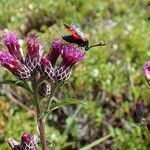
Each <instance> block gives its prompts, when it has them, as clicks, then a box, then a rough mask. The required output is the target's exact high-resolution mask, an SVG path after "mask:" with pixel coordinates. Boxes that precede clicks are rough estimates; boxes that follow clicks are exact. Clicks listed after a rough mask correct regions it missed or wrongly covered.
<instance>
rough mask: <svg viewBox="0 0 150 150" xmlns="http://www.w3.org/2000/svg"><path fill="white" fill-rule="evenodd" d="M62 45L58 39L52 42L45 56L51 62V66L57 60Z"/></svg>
mask: <svg viewBox="0 0 150 150" xmlns="http://www.w3.org/2000/svg"><path fill="white" fill-rule="evenodd" d="M62 46H63V43H62V41H61V40H59V39H55V40H54V42H53V43H52V48H51V50H50V52H49V54H48V55H47V59H49V61H50V62H51V64H52V66H54V65H55V63H56V60H57V59H58V57H59V55H60V53H61V50H62Z"/></svg>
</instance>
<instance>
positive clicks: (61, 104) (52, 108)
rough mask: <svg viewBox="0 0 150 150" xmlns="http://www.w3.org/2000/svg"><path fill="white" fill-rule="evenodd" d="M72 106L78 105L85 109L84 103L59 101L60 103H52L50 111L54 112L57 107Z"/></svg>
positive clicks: (72, 100) (71, 100)
mask: <svg viewBox="0 0 150 150" xmlns="http://www.w3.org/2000/svg"><path fill="white" fill-rule="evenodd" d="M72 104H75V105H77V104H80V105H82V106H85V107H86V103H84V102H83V101H80V100H74V99H70V100H61V101H57V102H55V103H52V104H51V107H50V111H51V112H52V111H53V110H55V109H57V108H59V107H63V106H65V105H72Z"/></svg>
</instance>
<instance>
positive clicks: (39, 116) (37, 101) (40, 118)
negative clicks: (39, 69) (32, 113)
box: [32, 80, 46, 150]
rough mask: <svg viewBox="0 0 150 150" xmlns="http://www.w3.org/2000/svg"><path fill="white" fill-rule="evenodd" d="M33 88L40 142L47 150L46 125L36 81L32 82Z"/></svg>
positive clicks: (44, 149) (43, 148) (43, 149)
mask: <svg viewBox="0 0 150 150" xmlns="http://www.w3.org/2000/svg"><path fill="white" fill-rule="evenodd" d="M32 87H33V93H34V102H35V106H36V113H37V124H38V129H39V132H40V140H41V144H42V150H46V133H45V125H44V121H43V116H42V112H41V109H40V98H39V94H38V84H37V82H36V81H35V80H34V81H32Z"/></svg>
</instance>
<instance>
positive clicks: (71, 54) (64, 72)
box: [55, 44, 85, 82]
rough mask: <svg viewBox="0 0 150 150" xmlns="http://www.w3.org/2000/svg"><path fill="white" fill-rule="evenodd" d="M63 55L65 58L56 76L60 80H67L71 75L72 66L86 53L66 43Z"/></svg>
mask: <svg viewBox="0 0 150 150" xmlns="http://www.w3.org/2000/svg"><path fill="white" fill-rule="evenodd" d="M61 57H62V59H63V61H62V63H61V65H60V67H58V68H57V69H56V73H55V77H56V80H57V81H59V82H64V81H67V80H68V79H69V77H70V73H71V68H72V66H73V65H74V64H75V63H77V62H80V61H82V60H83V59H84V58H85V55H84V53H83V52H82V51H81V50H80V49H78V48H77V47H75V46H73V45H72V44H69V45H64V46H63V48H62V53H61Z"/></svg>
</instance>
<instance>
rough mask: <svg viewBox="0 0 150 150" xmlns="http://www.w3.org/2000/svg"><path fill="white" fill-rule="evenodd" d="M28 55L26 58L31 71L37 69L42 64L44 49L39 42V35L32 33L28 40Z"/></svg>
mask: <svg viewBox="0 0 150 150" xmlns="http://www.w3.org/2000/svg"><path fill="white" fill-rule="evenodd" d="M26 45H27V56H26V59H25V64H26V66H27V67H28V68H29V69H30V71H31V72H33V71H35V69H37V68H38V67H39V66H40V61H41V58H42V54H43V50H42V46H41V44H40V42H39V38H38V36H36V35H35V34H30V35H29V36H28V37H27V40H26Z"/></svg>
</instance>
